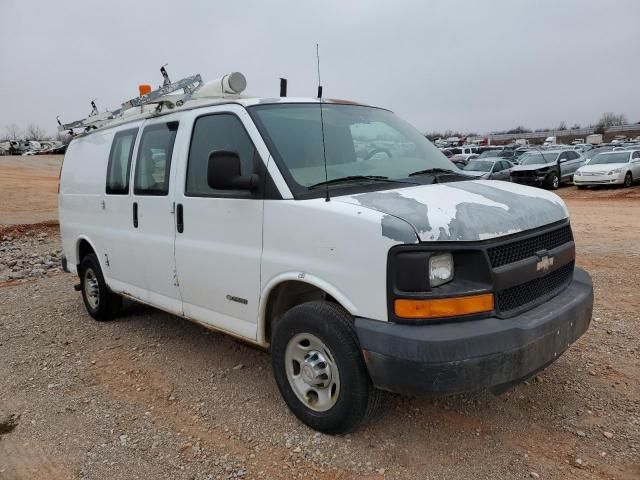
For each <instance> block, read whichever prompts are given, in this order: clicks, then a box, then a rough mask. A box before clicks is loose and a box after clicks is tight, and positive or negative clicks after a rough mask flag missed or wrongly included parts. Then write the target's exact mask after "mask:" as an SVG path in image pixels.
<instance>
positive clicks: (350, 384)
mask: <svg viewBox="0 0 640 480" xmlns="http://www.w3.org/2000/svg"><path fill="white" fill-rule="evenodd" d="M318 342H319V343H318ZM296 357H298V360H296V359H295V358H296ZM296 363H297V368H296ZM271 365H272V368H273V375H274V377H275V380H276V384H277V385H278V389H279V390H280V393H281V394H282V397H283V398H284V400H285V402H286V404H287V406H288V407H289V409H290V410H291V411H292V412H293V414H294V415H295V416H296V417H298V418H299V419H300V420H301V421H302V422H303V423H305V424H306V425H308V426H309V427H311V428H313V429H314V430H318V431H320V432H324V433H328V434H341V433H347V432H351V431H353V430H355V429H356V428H357V427H358V426H359V425H360V424H361V423H362V422H363V421H365V420H367V419H368V418H370V417H371V416H372V415H373V413H374V411H375V409H376V408H377V405H378V403H379V401H380V398H381V395H382V392H380V391H379V390H377V389H375V388H374V386H373V384H372V383H371V378H370V377H369V373H368V372H367V367H366V365H365V363H364V360H363V358H362V354H361V352H360V345H359V342H358V337H357V335H356V331H355V328H354V326H353V319H352V318H351V316H350V315H349V314H348V313H347V312H345V311H344V310H343V309H342V308H341V307H339V306H338V305H335V304H333V303H330V302H325V301H315V302H308V303H303V304H301V305H297V306H295V307H293V308H292V309H291V310H289V311H288V312H287V313H285V314H284V315H283V316H282V317H281V318H280V319H278V321H277V322H276V324H275V325H274V328H273V333H272V335H271ZM323 367H324V368H323ZM305 390H308V391H307V392H306V393H305Z"/></svg>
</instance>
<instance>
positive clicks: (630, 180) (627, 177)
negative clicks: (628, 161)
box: [624, 172, 633, 188]
mask: <svg viewBox="0 0 640 480" xmlns="http://www.w3.org/2000/svg"><path fill="white" fill-rule="evenodd" d="M631 185H633V177H632V176H631V172H627V174H626V175H625V176H624V186H625V188H629V187H630V186H631Z"/></svg>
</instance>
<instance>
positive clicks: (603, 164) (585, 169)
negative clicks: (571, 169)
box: [573, 150, 640, 188]
mask: <svg viewBox="0 0 640 480" xmlns="http://www.w3.org/2000/svg"><path fill="white" fill-rule="evenodd" d="M636 181H640V150H630V151H629V150H627V151H620V152H604V153H599V154H597V155H595V156H594V157H593V158H592V159H591V161H590V162H589V164H588V165H584V166H582V167H580V168H579V169H578V170H577V171H576V173H575V175H574V176H573V183H574V184H575V185H576V186H577V187H578V188H586V187H587V186H589V185H624V186H625V187H630V186H631V185H632V184H633V182H636Z"/></svg>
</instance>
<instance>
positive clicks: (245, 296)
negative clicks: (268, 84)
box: [175, 105, 266, 339]
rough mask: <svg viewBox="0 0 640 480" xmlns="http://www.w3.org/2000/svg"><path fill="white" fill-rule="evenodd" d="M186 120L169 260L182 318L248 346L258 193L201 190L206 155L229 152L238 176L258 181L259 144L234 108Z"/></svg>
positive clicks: (253, 312) (254, 301) (255, 290)
mask: <svg viewBox="0 0 640 480" xmlns="http://www.w3.org/2000/svg"><path fill="white" fill-rule="evenodd" d="M243 120H244V123H243ZM186 121H187V120H186V119H185V122H186ZM188 121H189V123H190V124H191V125H193V127H192V129H191V144H190V146H189V149H188V152H187V151H185V152H184V157H185V158H186V161H185V162H184V165H181V167H180V175H179V177H178V178H179V182H178V184H179V192H177V195H176V208H177V209H178V210H177V212H178V213H179V217H178V227H179V228H178V230H177V231H178V233H177V235H176V245H175V247H176V248H175V256H176V268H177V272H178V277H179V279H180V290H181V293H182V299H183V309H184V314H185V316H186V317H187V318H191V319H194V320H197V321H200V322H203V323H206V324H209V325H212V326H215V327H217V328H220V329H223V330H226V331H228V332H231V333H234V334H236V335H240V336H243V337H248V338H252V339H254V338H256V331H257V318H258V306H259V300H260V261H261V255H262V215H263V206H264V195H263V193H262V190H263V189H262V188H259V189H258V190H256V191H254V192H249V191H245V190H214V189H212V188H210V187H209V185H208V183H207V165H208V159H209V154H210V153H211V152H214V151H217V150H226V151H234V152H237V153H238V155H239V157H240V162H241V175H249V174H252V173H257V174H259V175H260V178H261V180H264V179H265V176H266V173H265V172H263V170H264V163H263V162H262V159H261V157H260V156H259V154H258V152H257V149H256V147H255V144H254V140H256V141H260V139H259V135H258V134H257V131H256V129H255V126H253V124H252V123H251V122H250V120H249V117H248V113H247V112H246V111H245V110H244V109H243V108H242V107H239V106H235V105H226V106H224V107H215V108H212V109H209V111H208V112H207V113H204V112H203V111H199V112H196V111H194V112H191V117H190V120H188ZM245 124H246V125H247V127H248V128H249V129H250V130H251V131H252V135H253V139H254V140H252V136H251V135H250V134H249V133H248V130H247V128H245ZM261 184H262V182H261Z"/></svg>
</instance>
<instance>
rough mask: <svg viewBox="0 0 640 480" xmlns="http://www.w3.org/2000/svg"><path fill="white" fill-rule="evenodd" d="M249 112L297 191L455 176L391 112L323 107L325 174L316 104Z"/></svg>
mask: <svg viewBox="0 0 640 480" xmlns="http://www.w3.org/2000/svg"><path fill="white" fill-rule="evenodd" d="M250 111H251V113H252V114H253V116H254V119H255V120H256V123H257V124H258V128H260V130H261V132H262V134H263V137H264V138H265V140H266V141H267V143H269V147H270V150H271V151H272V153H273V154H274V155H275V156H276V157H277V158H276V159H277V160H279V161H280V168H281V169H282V170H285V169H286V170H287V171H285V172H283V174H284V175H285V176H288V177H289V178H290V180H293V182H295V184H297V185H293V186H294V187H295V188H296V189H298V190H300V189H303V190H307V189H308V187H310V186H312V185H316V184H318V183H322V182H325V180H329V181H330V180H333V179H338V178H343V177H354V176H358V177H364V176H368V177H372V176H377V177H385V178H388V179H391V180H394V179H406V178H408V177H409V174H410V173H413V172H417V171H422V170H429V169H433V168H440V169H446V170H453V171H456V172H459V170H458V168H457V167H456V166H455V165H453V164H452V163H451V162H450V161H449V160H447V158H446V157H445V156H444V155H443V154H442V153H441V152H440V150H438V149H437V148H436V147H435V146H434V145H433V144H432V143H431V142H429V140H427V139H426V138H425V137H424V136H423V135H422V134H421V133H420V132H418V131H417V130H415V129H414V128H413V127H411V126H410V125H409V124H408V123H406V122H404V121H402V120H400V119H399V118H398V117H396V116H395V115H394V114H393V113H391V112H389V111H387V110H382V109H379V108H373V107H364V106H359V105H340V104H326V103H324V104H322V115H323V120H324V138H325V152H326V158H327V163H326V174H325V163H324V156H323V146H322V125H321V123H320V104H317V103H316V104H309V103H301V104H268V105H266V104H265V105H256V106H253V107H250ZM278 157H279V158H278ZM325 175H326V176H325ZM363 181H366V179H363ZM290 183H291V182H290ZM337 186H340V184H339V183H337V184H335V185H332V188H333V187H337ZM342 186H344V184H342Z"/></svg>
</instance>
